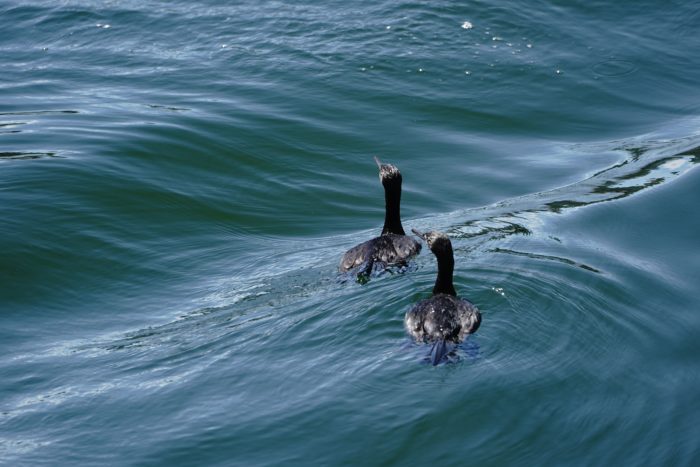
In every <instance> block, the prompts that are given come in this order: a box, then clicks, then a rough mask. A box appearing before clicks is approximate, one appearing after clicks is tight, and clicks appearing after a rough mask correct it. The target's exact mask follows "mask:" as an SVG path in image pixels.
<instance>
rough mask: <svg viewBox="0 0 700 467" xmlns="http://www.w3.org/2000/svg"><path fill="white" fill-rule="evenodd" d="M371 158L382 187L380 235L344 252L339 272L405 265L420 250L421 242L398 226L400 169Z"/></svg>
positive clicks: (399, 213) (399, 223)
mask: <svg viewBox="0 0 700 467" xmlns="http://www.w3.org/2000/svg"><path fill="white" fill-rule="evenodd" d="M374 160H375V161H376V162H377V166H379V179H380V180H381V182H382V185H383V186H384V199H385V204H386V211H385V214H384V228H383V229H382V234H381V235H380V236H379V237H375V238H373V239H371V240H367V241H366V242H364V243H360V244H359V245H357V246H355V247H353V248H351V249H350V250H348V251H347V252H346V253H345V255H343V259H342V260H341V261H340V266H339V269H340V271H341V272H347V271H350V270H353V269H356V271H357V274H369V273H371V272H372V267H373V266H374V265H375V264H378V265H380V266H382V267H386V266H388V265H392V264H404V263H406V262H407V261H408V259H409V258H411V257H412V256H414V255H417V254H418V253H419V252H420V250H421V244H420V242H418V241H416V240H415V239H414V238H412V237H409V236H407V235H406V232H404V230H403V226H402V225H401V182H402V178H401V172H399V169H397V168H396V166H394V165H391V164H382V163H381V162H380V161H379V159H377V158H376V157H375V158H374Z"/></svg>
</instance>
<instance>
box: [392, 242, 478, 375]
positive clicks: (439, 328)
mask: <svg viewBox="0 0 700 467" xmlns="http://www.w3.org/2000/svg"><path fill="white" fill-rule="evenodd" d="M413 233H414V234H416V235H418V236H419V237H420V238H422V239H423V240H425V242H426V243H427V244H428V247H429V248H430V250H431V251H432V252H433V254H434V255H435V257H436V258H437V263H438V274H437V279H436V280H435V287H433V296H432V297H430V298H427V299H425V300H421V301H420V302H418V303H417V304H415V305H414V306H413V308H411V310H409V311H408V312H407V313H406V316H405V318H404V325H405V326H406V330H407V331H408V333H409V334H410V335H411V336H413V338H414V339H415V340H416V341H417V342H426V343H432V344H433V346H432V348H431V349H430V362H431V363H432V364H433V365H437V364H438V363H440V361H441V360H442V359H443V358H444V357H445V355H446V354H447V343H448V342H453V343H459V342H461V341H463V340H464V339H465V338H466V337H467V336H468V335H469V334H472V333H474V332H475V331H476V330H477V329H478V328H479V325H480V324H481V313H479V309H478V308H477V307H476V306H475V305H474V304H473V303H471V302H470V301H469V300H466V299H464V298H458V297H457V292H456V291H455V288H454V285H453V283H452V275H453V272H454V266H455V260H454V254H453V253H452V242H450V238H449V237H448V236H447V235H445V234H444V233H442V232H425V233H422V232H419V231H417V230H415V229H413Z"/></svg>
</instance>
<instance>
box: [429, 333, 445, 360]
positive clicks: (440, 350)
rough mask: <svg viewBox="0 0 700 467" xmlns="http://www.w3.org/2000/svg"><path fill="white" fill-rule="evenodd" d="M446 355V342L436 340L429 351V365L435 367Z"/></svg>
mask: <svg viewBox="0 0 700 467" xmlns="http://www.w3.org/2000/svg"><path fill="white" fill-rule="evenodd" d="M445 355H447V342H445V339H439V340H436V341H435V343H434V344H433V346H432V347H431V349H430V363H432V365H433V366H435V365H437V364H438V363H440V362H441V361H442V359H443V358H445Z"/></svg>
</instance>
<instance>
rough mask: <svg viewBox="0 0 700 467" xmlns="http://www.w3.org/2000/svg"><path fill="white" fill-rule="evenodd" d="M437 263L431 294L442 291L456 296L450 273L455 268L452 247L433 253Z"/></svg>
mask: <svg viewBox="0 0 700 467" xmlns="http://www.w3.org/2000/svg"><path fill="white" fill-rule="evenodd" d="M435 256H436V257H437V263H438V275H437V279H436V280H435V287H433V295H437V294H439V293H444V294H447V295H454V296H457V292H456V291H455V286H454V285H453V284H452V273H453V272H454V269H455V258H454V256H453V254H452V247H450V248H449V250H447V251H441V252H440V254H436V255H435Z"/></svg>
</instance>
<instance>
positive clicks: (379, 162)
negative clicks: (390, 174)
mask: <svg viewBox="0 0 700 467" xmlns="http://www.w3.org/2000/svg"><path fill="white" fill-rule="evenodd" d="M374 162H376V163H377V167H379V168H380V169H381V168H382V161H380V160H379V159H378V158H377V156H374Z"/></svg>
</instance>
